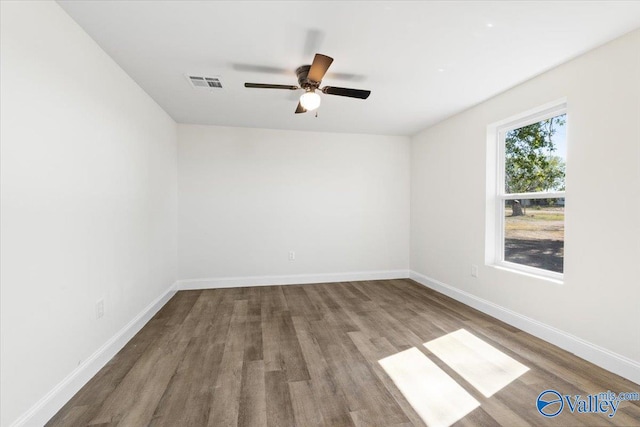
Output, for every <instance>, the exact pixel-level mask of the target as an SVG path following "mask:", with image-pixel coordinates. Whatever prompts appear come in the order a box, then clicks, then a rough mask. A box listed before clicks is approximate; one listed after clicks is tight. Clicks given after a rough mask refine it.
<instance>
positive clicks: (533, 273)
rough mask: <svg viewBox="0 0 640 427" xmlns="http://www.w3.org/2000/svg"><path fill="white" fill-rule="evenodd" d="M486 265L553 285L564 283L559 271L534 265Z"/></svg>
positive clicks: (508, 263)
mask: <svg viewBox="0 0 640 427" xmlns="http://www.w3.org/2000/svg"><path fill="white" fill-rule="evenodd" d="M488 266H489V267H493V268H495V269H497V270H501V271H507V272H509V273H515V274H520V275H522V276H527V277H531V278H533V279H539V280H544V281H545V282H549V283H553V284H555V285H562V284H564V275H563V274H561V273H554V272H552V271H547V270H541V269H538V268H534V267H527V266H521V265H519V264H515V263H510V262H503V263H499V264H497V263H496V264H489V265H488Z"/></svg>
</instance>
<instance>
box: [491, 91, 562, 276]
mask: <svg viewBox="0 0 640 427" xmlns="http://www.w3.org/2000/svg"><path fill="white" fill-rule="evenodd" d="M489 128H490V129H489V130H490V131H489V135H490V136H491V137H492V139H493V141H492V143H493V145H494V147H495V148H494V149H493V150H490V153H491V152H493V153H494V154H495V157H494V158H495V159H496V160H495V168H494V169H493V170H494V171H495V172H493V174H494V175H493V176H492V177H493V179H492V180H490V181H492V182H491V184H490V185H492V186H493V194H492V195H490V197H489V200H490V204H493V209H492V210H493V212H492V213H491V214H490V217H492V219H491V220H492V221H493V224H494V225H493V227H488V231H489V230H492V231H493V233H492V235H491V236H489V233H487V234H488V239H495V240H494V241H493V242H492V243H489V242H488V243H489V244H488V246H487V247H488V250H490V251H492V252H493V253H492V254H488V255H489V256H488V258H489V260H490V263H491V264H494V265H498V266H503V267H507V268H510V269H515V270H520V271H523V272H526V273H531V274H535V275H538V276H545V277H549V278H552V279H562V277H563V276H562V275H563V271H564V223H565V221H564V210H565V201H566V199H565V166H566V159H567V156H566V144H567V115H566V104H565V103H557V104H556V105H553V106H551V107H548V106H547V107H546V108H543V109H540V110H537V111H535V112H530V113H529V114H527V115H524V116H521V117H519V118H515V119H511V120H509V121H506V122H503V123H501V124H496V125H493V126H490V127H489ZM490 143H491V142H490ZM488 188H489V187H488ZM491 196H492V197H491Z"/></svg>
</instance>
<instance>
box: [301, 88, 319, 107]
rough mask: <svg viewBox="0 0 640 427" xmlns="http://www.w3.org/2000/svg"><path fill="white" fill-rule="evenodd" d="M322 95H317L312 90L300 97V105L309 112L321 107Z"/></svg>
mask: <svg viewBox="0 0 640 427" xmlns="http://www.w3.org/2000/svg"><path fill="white" fill-rule="evenodd" d="M320 101H321V99H320V95H318V94H317V93H315V91H313V90H310V91H307V92H305V93H304V94H302V96H301V97H300V105H302V107H303V108H304V109H305V110H307V111H312V110H315V109H316V108H318V107H319V106H320Z"/></svg>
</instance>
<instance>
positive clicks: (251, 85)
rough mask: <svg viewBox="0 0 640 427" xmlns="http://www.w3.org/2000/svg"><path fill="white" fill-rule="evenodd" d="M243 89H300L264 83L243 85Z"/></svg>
mask: <svg viewBox="0 0 640 427" xmlns="http://www.w3.org/2000/svg"><path fill="white" fill-rule="evenodd" d="M244 87H250V88H257V89H288V90H296V89H300V88H299V87H298V86H292V85H271V84H266V83H245V84H244Z"/></svg>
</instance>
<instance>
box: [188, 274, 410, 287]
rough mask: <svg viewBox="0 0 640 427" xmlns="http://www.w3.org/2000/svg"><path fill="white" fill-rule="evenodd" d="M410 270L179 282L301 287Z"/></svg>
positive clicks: (382, 277)
mask: <svg viewBox="0 0 640 427" xmlns="http://www.w3.org/2000/svg"><path fill="white" fill-rule="evenodd" d="M408 277H409V270H383V271H362V272H352V273H325V274H293V275H288V276H249V277H217V278H211V279H188V280H178V289H179V290H195V289H218V288H239V287H246V286H271V285H301V284H308V283H332V282H356V281H359V280H388V279H407V278H408Z"/></svg>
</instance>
